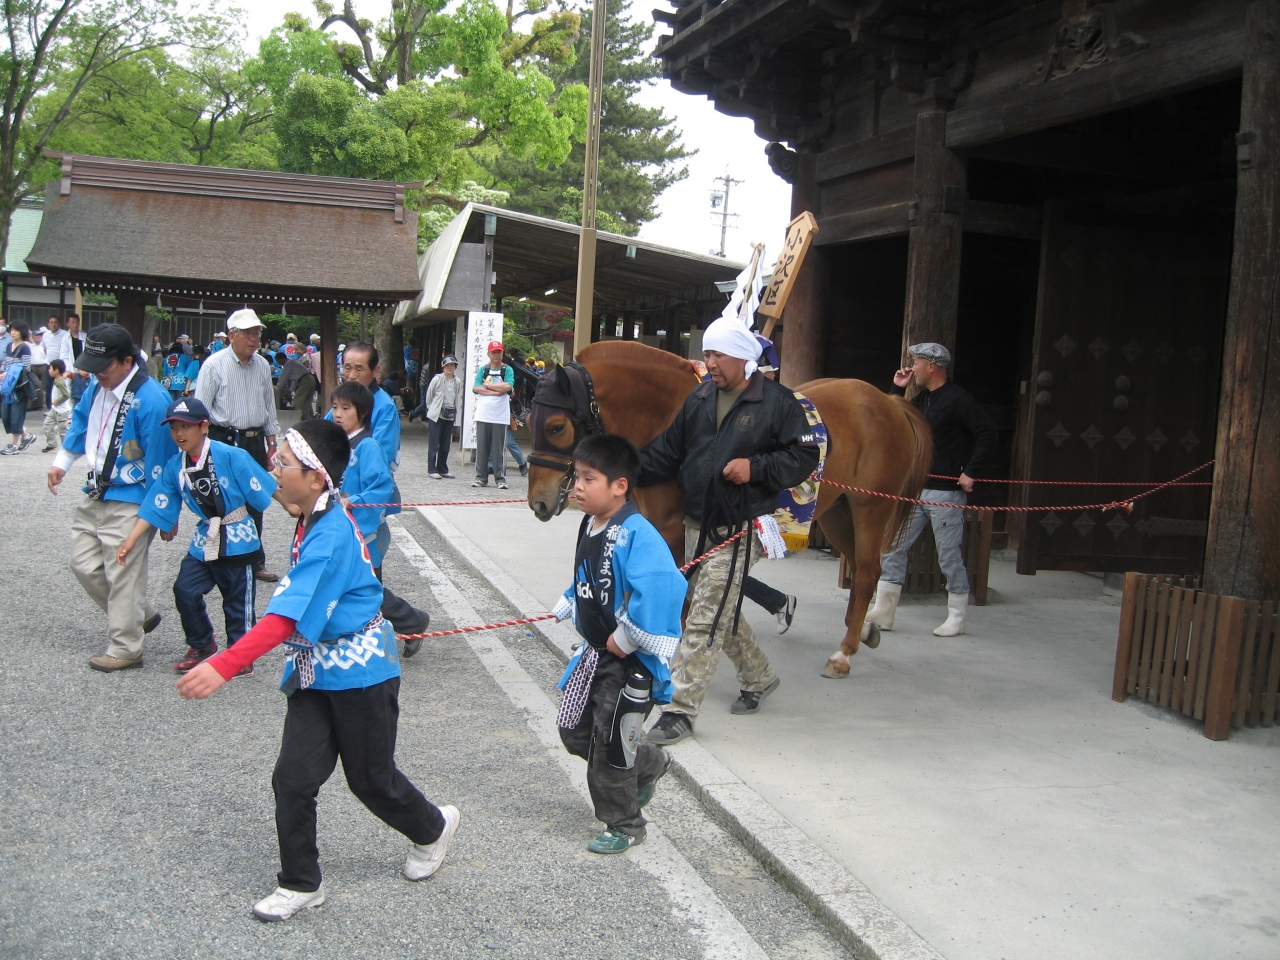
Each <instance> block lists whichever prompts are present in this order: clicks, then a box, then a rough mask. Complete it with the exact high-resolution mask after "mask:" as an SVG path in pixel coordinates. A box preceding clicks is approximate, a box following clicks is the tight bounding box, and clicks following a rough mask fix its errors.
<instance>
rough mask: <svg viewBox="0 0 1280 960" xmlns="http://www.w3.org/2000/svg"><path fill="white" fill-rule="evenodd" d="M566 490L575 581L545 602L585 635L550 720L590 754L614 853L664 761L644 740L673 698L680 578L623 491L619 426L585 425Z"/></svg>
mask: <svg viewBox="0 0 1280 960" xmlns="http://www.w3.org/2000/svg"><path fill="white" fill-rule="evenodd" d="M573 465H574V470H575V472H576V474H577V480H576V482H575V484H574V488H573V495H574V498H575V499H576V500H577V501H578V505H579V506H580V507H581V508H582V512H583V513H584V514H586V515H587V516H586V518H585V519H584V520H583V521H582V529H581V531H580V532H579V534H578V549H577V553H576V556H575V559H574V577H573V585H572V586H570V587H569V589H568V590H566V591H565V592H564V596H562V597H561V598H560V600H559V602H558V603H557V604H556V606H555V609H554V610H553V611H552V613H554V614H555V615H556V618H557V619H558V620H565V619H568V618H570V617H571V618H572V619H573V625H574V626H575V627H576V628H577V630H578V633H579V634H581V635H582V638H583V639H584V640H585V641H586V642H585V643H583V644H582V645H581V646H580V647H579V648H578V650H577V651H576V652H575V654H574V657H573V659H572V660H570V661H569V666H568V668H567V669H566V670H565V673H564V676H563V677H562V678H561V679H560V688H561V689H562V690H563V691H564V698H563V700H562V701H561V704H560V714H559V716H558V718H557V725H558V726H559V728H560V739H561V741H562V742H563V743H564V745H565V748H566V749H567V750H568V751H569V752H570V753H572V754H574V755H575V756H579V757H582V758H583V759H584V760H586V761H587V785H588V787H590V789H591V799H592V802H593V803H594V804H595V812H596V818H597V819H599V820H600V821H602V822H603V823H604V824H605V826H606V827H607V829H606V830H605V832H604V833H602V834H600V835H599V836H598V837H596V838H595V839H594V840H592V841H591V842H590V843H588V844H587V849H588V850H589V851H591V852H592V853H622V852H624V851H626V850H628V849H630V848H631V847H633V846H635V845H636V844H638V843H642V842H644V838H645V828H644V826H645V819H644V816H643V815H642V814H641V812H640V811H641V808H642V807H643V806H644V805H645V804H647V803H648V802H649V800H650V799H652V797H653V790H654V785H655V784H656V783H657V781H658V779H659V778H660V777H662V775H663V774H665V773H666V772H667V767H668V766H670V762H671V761H670V758H669V757H667V756H666V755H665V754H664V753H663V750H662V748H661V747H657V746H655V745H653V744H651V743H647V742H646V741H645V738H644V726H643V725H644V719H645V717H646V716H647V715H648V713H649V709H650V707H651V706H652V704H653V703H670V702H671V671H670V669H669V667H668V663H669V661H670V660H671V658H672V657H673V656H674V655H675V652H676V649H677V648H678V647H679V645H680V613H681V610H682V609H683V607H684V597H685V592H686V590H687V589H688V583H687V582H686V581H685V579H684V576H683V575H682V574H681V573H680V570H679V569H678V568H677V567H676V564H675V561H674V560H673V559H672V557H671V549H670V548H669V547H668V546H667V544H666V541H665V540H663V539H662V535H661V534H660V533H658V531H657V530H656V529H655V528H654V526H653V524H651V523H650V522H649V521H648V520H646V519H645V518H644V517H642V516H641V515H640V511H639V510H638V509H637V508H636V505H635V503H634V502H632V500H631V499H630V493H631V488H632V485H633V484H634V483H635V481H636V478H637V477H638V476H639V474H640V454H639V452H638V451H637V450H636V448H635V445H634V444H632V443H631V441H629V440H627V439H626V438H625V437H619V436H616V435H614V434H597V435H595V436H588V437H586V438H584V439H583V440H582V442H581V443H579V444H578V446H577V448H576V449H575V450H574V451H573Z"/></svg>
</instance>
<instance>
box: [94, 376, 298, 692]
mask: <svg viewBox="0 0 1280 960" xmlns="http://www.w3.org/2000/svg"><path fill="white" fill-rule="evenodd" d="M164 422H165V423H167V424H169V429H170V432H171V434H172V436H173V440H174V442H175V443H176V444H177V445H178V448H179V452H178V453H177V454H176V455H174V456H173V457H172V458H170V460H169V462H168V463H166V464H165V466H164V469H163V471H161V473H160V476H159V477H157V478H156V480H155V481H154V482H153V483H152V484H151V486H150V487H149V488H148V489H147V494H146V497H145V498H144V499H143V501H142V504H141V506H140V507H139V508H138V520H137V522H136V523H135V524H134V528H133V532H132V533H131V534H130V535H129V537H128V538H126V540H125V541H124V543H122V544H121V545H120V548H119V549H118V550H117V551H116V560H117V561H118V562H119V563H120V564H122V565H123V564H124V563H125V562H126V561H127V559H128V556H129V553H130V551H132V550H133V548H134V546H135V545H136V544H137V542H138V540H139V539H141V538H142V537H144V536H147V535H148V534H149V532H150V531H151V530H153V529H158V530H160V531H161V536H162V537H164V538H165V539H166V540H167V539H171V538H172V537H173V534H174V533H176V532H177V529H178V517H179V514H181V512H182V504H183V503H184V502H185V503H186V505H187V508H188V509H189V510H190V511H191V512H192V513H194V514H195V515H196V521H197V522H196V532H195V535H194V536H193V537H192V538H191V546H190V547H189V548H188V550H187V555H186V556H185V557H183V558H182V566H181V568H180V569H179V570H178V579H177V580H175V581H174V583H173V599H174V603H175V604H176V605H177V607H178V613H179V614H180V615H181V617H182V629H183V631H184V632H185V633H186V635H187V652H186V654H185V655H184V656H183V658H182V659H181V660H179V661H178V662H177V663H175V664H174V665H173V668H174V669H175V670H177V671H178V672H179V673H186V672H187V671H188V670H190V669H191V668H192V667H195V666H196V665H197V664H200V663H202V662H204V661H205V660H207V659H208V658H209V657H211V656H213V655H214V654H215V653H217V652H218V644H217V641H215V640H214V637H213V624H212V623H210V622H209V612H208V610H207V609H206V608H205V603H204V596H205V594H206V593H208V592H209V591H210V590H212V589H213V588H214V587H215V586H216V587H217V588H218V590H219V592H221V594H222V612H223V619H224V622H225V625H226V630H227V646H228V647H229V646H231V645H232V644H234V643H235V642H236V641H237V640H239V639H240V638H241V637H243V636H244V634H245V632H246V631H247V630H248V629H249V628H250V627H252V626H253V625H254V623H256V622H257V613H256V612H255V609H254V602H255V599H256V590H255V587H254V582H255V581H254V577H253V565H254V563H255V562H257V561H258V560H260V559H262V542H261V541H260V540H259V539H258V528H257V525H256V524H255V523H254V522H253V516H252V515H251V514H250V513H249V511H250V510H258V511H262V510H265V509H266V508H267V507H268V506H269V505H270V503H271V499H272V494H273V493H275V490H276V482H275V480H274V479H272V477H271V475H270V474H269V473H267V472H266V471H265V470H263V469H262V467H260V466H259V465H258V463H257V461H256V460H254V459H253V457H251V456H250V455H249V454H247V453H246V452H245V451H243V450H241V449H239V448H238V447H232V446H229V445H227V444H225V443H218V442H217V441H216V440H210V439H209V410H208V408H207V407H205V405H204V404H203V403H202V402H201V401H199V400H197V399H196V398H195V397H183V398H181V399H178V400H174V401H173V402H172V403H170V404H169V409H168V411H167V413H166V415H165V419H164ZM252 673H253V667H252V666H249V667H246V668H245V671H244V673H243V674H242V675H243V676H251V675H252Z"/></svg>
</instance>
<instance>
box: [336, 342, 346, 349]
mask: <svg viewBox="0 0 1280 960" xmlns="http://www.w3.org/2000/svg"><path fill="white" fill-rule="evenodd" d="M338 349H339V350H345V349H347V345H346V344H345V343H340V344H338Z"/></svg>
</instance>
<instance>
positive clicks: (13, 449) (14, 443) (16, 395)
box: [0, 320, 39, 457]
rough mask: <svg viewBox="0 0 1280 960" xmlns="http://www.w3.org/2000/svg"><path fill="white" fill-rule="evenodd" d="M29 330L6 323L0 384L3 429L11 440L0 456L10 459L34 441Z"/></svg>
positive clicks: (19, 323)
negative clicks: (29, 428)
mask: <svg viewBox="0 0 1280 960" xmlns="http://www.w3.org/2000/svg"><path fill="white" fill-rule="evenodd" d="M30 331H31V328H30V327H28V326H27V325H26V323H24V322H23V321H21V320H15V321H14V322H13V323H11V324H9V336H10V338H11V340H10V343H9V347H8V349H7V350H5V352H4V356H3V357H0V383H3V396H4V428H5V430H6V431H8V433H9V436H10V438H11V440H10V443H9V445H8V446H7V447H5V448H4V449H3V450H0V455H3V456H6V457H11V456H13V455H14V454H16V453H21V452H22V451H23V450H25V449H27V447H29V446H31V444H32V443H34V442H35V439H36V435H35V434H34V433H27V431H26V421H27V405H28V404H29V403H30V402H31V395H32V394H34V393H38V392H39V387H37V386H36V385H35V381H34V380H32V379H31V344H29V343H27V339H28V338H29V337H30V335H31V334H30Z"/></svg>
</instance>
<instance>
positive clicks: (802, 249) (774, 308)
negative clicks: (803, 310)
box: [756, 210, 818, 337]
mask: <svg viewBox="0 0 1280 960" xmlns="http://www.w3.org/2000/svg"><path fill="white" fill-rule="evenodd" d="M817 232H818V221H817V220H816V219H814V216H813V214H812V213H810V212H809V211H808V210H806V211H805V212H804V213H802V214H800V216H798V217H796V218H795V219H794V220H792V221H791V222H790V223H789V224H787V239H786V241H785V242H784V243H783V245H782V252H781V253H780V254H778V260H777V262H776V263H774V265H773V275H772V276H771V277H770V278H769V285H768V286H767V287H765V289H764V293H763V294H761V296H760V306H759V307H758V308H757V309H756V316H758V317H769V318H771V319H770V322H769V324H768V327H767V331H768V332H766V333H765V336H766V337H768V336H769V333H771V332H772V330H773V325H774V323H776V322H777V319H778V317H780V316H782V308H783V307H785V306H786V305H787V298H788V297H790V296H791V288H792V287H794V286H795V282H796V274H798V273H799V272H800V266H801V265H802V264H803V263H804V256H805V254H806V253H808V252H809V245H810V244H811V243H813V235H814V234H815V233H817Z"/></svg>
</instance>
